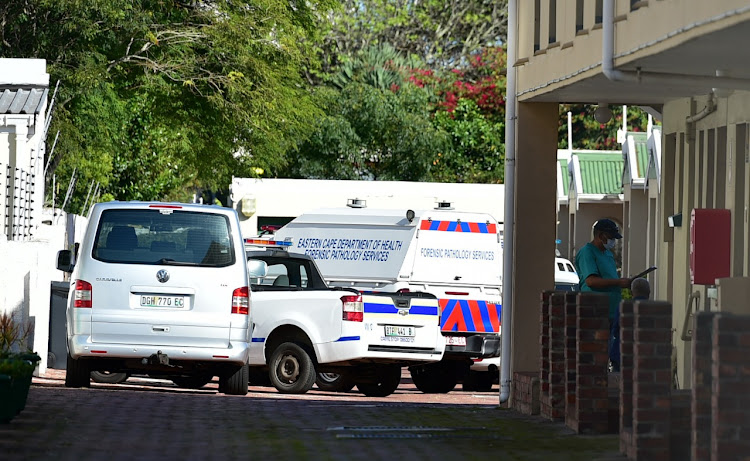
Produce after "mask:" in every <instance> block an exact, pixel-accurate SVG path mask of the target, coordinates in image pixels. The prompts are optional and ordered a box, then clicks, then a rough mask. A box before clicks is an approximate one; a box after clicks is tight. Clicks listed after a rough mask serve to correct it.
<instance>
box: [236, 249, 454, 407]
mask: <svg viewBox="0 0 750 461" xmlns="http://www.w3.org/2000/svg"><path fill="white" fill-rule="evenodd" d="M247 255H248V259H249V260H255V261H262V262H264V263H265V274H264V275H263V277H255V278H253V275H251V282H252V283H251V288H252V295H251V311H252V318H253V323H254V324H255V326H254V329H253V337H252V341H251V346H250V359H249V363H250V367H251V376H255V377H257V376H261V375H262V374H263V373H264V372H265V370H268V379H269V380H270V382H271V384H272V385H274V387H276V388H277V389H278V390H279V391H280V392H285V393H303V392H306V391H307V390H309V389H310V388H311V387H312V385H313V384H314V383H315V380H316V376H317V374H318V373H327V374H329V376H330V374H338V375H341V376H344V377H345V378H346V380H347V381H348V382H349V383H351V384H352V385H356V386H357V387H358V389H359V390H360V391H362V392H363V393H365V394H367V395H378V396H384V395H389V394H391V393H392V392H393V391H394V390H395V389H396V388H397V387H398V383H399V381H400V376H401V367H404V366H410V365H415V364H419V363H427V362H436V361H439V360H440V359H441V358H442V356H443V352H444V349H445V344H444V340H443V337H442V335H441V333H440V322H439V315H440V314H439V312H440V310H439V307H438V302H437V299H436V298H435V297H434V296H432V295H430V294H426V293H364V294H363V293H360V292H358V291H356V290H354V289H349V288H329V287H328V286H327V284H326V283H325V282H324V281H323V278H322V277H321V276H320V273H319V271H318V269H317V266H316V265H315V261H314V260H312V258H310V257H308V256H305V255H301V254H296V253H288V252H286V251H281V250H264V251H258V250H250V249H249V250H248V251H247Z"/></svg>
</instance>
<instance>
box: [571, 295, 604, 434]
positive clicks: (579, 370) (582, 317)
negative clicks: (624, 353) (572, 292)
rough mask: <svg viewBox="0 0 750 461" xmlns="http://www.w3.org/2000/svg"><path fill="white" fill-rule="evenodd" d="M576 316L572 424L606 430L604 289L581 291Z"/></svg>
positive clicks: (583, 429)
mask: <svg viewBox="0 0 750 461" xmlns="http://www.w3.org/2000/svg"><path fill="white" fill-rule="evenodd" d="M577 317H578V319H577V324H576V330H577V331H576V343H577V344H576V356H577V357H576V359H577V362H578V363H577V365H576V410H575V415H574V419H573V421H571V422H572V424H571V425H570V427H571V428H572V429H573V430H575V431H576V432H578V433H579V434H580V433H599V434H603V433H606V432H607V431H608V426H609V424H608V408H609V401H608V391H607V362H608V361H609V355H608V354H607V340H608V339H609V297H608V296H607V295H606V294H601V293H581V294H580V295H578V309H577Z"/></svg>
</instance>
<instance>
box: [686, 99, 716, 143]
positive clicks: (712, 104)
mask: <svg viewBox="0 0 750 461" xmlns="http://www.w3.org/2000/svg"><path fill="white" fill-rule="evenodd" d="M713 112H716V97H715V95H714V91H713V90H711V92H710V93H708V101H706V107H704V108H703V109H702V110H701V111H700V112H698V113H696V114H693V115H690V116H688V117H685V133H688V140H690V141H695V131H694V130H693V127H694V126H695V122H697V121H698V120H703V119H704V118H706V117H707V116H708V115H709V114H712V113H713Z"/></svg>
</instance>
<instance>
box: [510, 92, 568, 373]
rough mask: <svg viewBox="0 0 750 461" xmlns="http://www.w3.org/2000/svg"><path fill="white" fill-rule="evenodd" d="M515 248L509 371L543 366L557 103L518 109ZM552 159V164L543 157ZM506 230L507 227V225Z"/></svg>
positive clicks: (551, 282)
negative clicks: (544, 296)
mask: <svg viewBox="0 0 750 461" xmlns="http://www.w3.org/2000/svg"><path fill="white" fill-rule="evenodd" d="M517 113H518V123H517V125H516V129H517V136H516V139H517V140H518V143H517V150H516V177H515V180H516V193H515V210H516V219H515V230H514V236H515V237H514V238H515V242H514V245H513V251H514V255H513V261H514V262H513V268H514V270H513V306H514V308H513V322H512V325H511V332H512V339H511V340H512V343H513V347H512V350H511V369H512V370H513V371H514V372H525V371H537V370H538V367H539V302H540V293H541V292H542V291H544V290H549V289H551V288H552V287H554V280H555V274H554V265H553V264H551V261H550V255H553V254H554V250H555V227H556V226H555V214H556V208H557V205H556V201H557V193H556V192H557V190H556V184H557V183H556V177H557V171H556V162H553V161H552V158H554V157H552V156H551V155H550V152H557V123H558V118H559V115H558V110H557V104H544V103H542V104H519V105H518V112H517ZM545 156H546V157H550V161H549V162H540V161H539V158H542V157H545ZM506 225H507V223H506Z"/></svg>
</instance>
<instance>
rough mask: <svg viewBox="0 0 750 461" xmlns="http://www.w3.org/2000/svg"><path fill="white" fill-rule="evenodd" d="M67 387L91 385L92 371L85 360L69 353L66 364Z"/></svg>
mask: <svg viewBox="0 0 750 461" xmlns="http://www.w3.org/2000/svg"><path fill="white" fill-rule="evenodd" d="M65 387H91V371H90V370H89V366H88V363H86V361H85V360H80V359H78V360H76V359H74V358H73V357H71V356H70V353H68V362H67V364H66V366H65Z"/></svg>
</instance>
